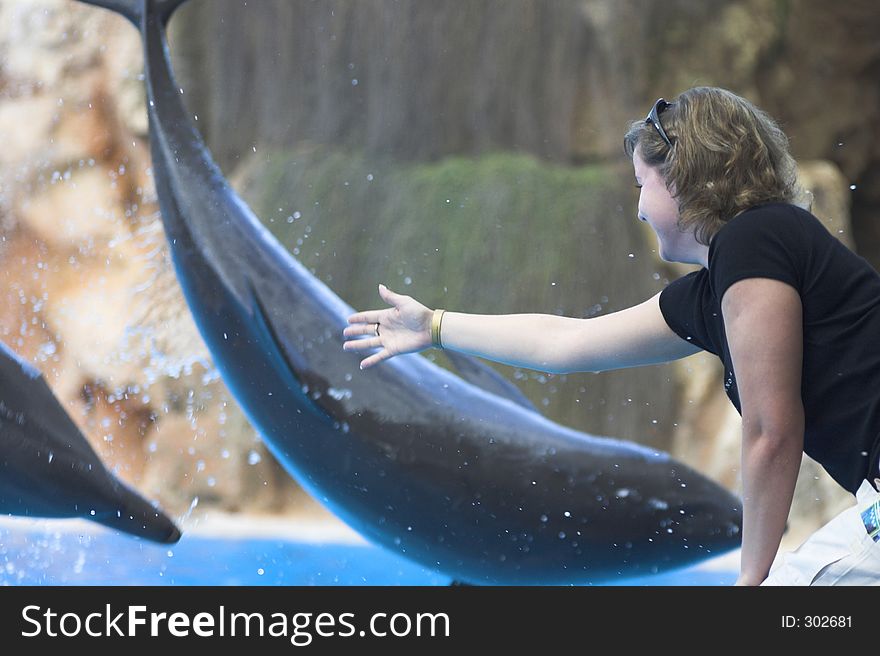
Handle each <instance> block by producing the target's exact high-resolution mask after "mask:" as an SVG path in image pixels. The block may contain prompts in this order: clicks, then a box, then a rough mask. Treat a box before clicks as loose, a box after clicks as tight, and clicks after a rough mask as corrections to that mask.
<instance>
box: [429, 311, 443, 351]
mask: <svg viewBox="0 0 880 656" xmlns="http://www.w3.org/2000/svg"><path fill="white" fill-rule="evenodd" d="M444 312H446V310H434V315H433V316H432V317H431V344H432V345H433V346H436V347H437V348H439V349H442V348H443V343H442V342H441V341H440V324H441V323H442V322H443V313H444Z"/></svg>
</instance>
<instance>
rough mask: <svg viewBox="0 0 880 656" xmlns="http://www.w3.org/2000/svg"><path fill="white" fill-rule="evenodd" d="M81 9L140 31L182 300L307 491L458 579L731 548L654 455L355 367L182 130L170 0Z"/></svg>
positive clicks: (121, 1)
mask: <svg viewBox="0 0 880 656" xmlns="http://www.w3.org/2000/svg"><path fill="white" fill-rule="evenodd" d="M87 1H90V2H91V3H92V4H96V5H101V6H104V7H109V8H111V9H115V10H117V11H120V12H121V13H123V14H124V15H126V16H127V17H128V18H129V19H130V20H131V21H132V22H133V23H134V24H135V25H136V26H137V27H138V29H139V30H140V32H141V35H142V38H143V40H144V49H145V66H146V85H147V98H148V112H149V119H150V141H151V146H152V157H153V174H154V176H155V181H156V186H157V189H158V193H159V203H160V209H161V214H162V219H163V222H164V225H165V231H166V235H167V238H168V240H169V243H170V246H171V251H172V255H173V260H174V265H175V269H176V271H177V275H178V278H179V280H180V283H181V286H182V287H183V291H184V294H185V295H186V299H187V302H188V304H189V307H190V309H191V311H192V314H193V316H194V317H195V320H196V323H197V325H198V327H199V330H200V331H201V334H202V336H203V338H204V340H205V342H206V343H207V345H208V347H209V349H210V351H211V354H212V355H213V358H214V361H215V363H216V365H217V367H218V368H219V370H220V372H221V374H222V376H223V378H224V380H225V382H226V384H227V385H228V386H229V388H230V389H231V391H232V392H233V394H234V395H235V397H236V399H237V400H238V402H239V403H240V405H241V407H242V408H243V410H244V412H245V413H246V414H247V416H248V418H249V419H250V420H251V421H252V422H253V424H254V425H255V426H256V427H257V428H258V429H259V431H260V433H261V434H262V436H263V438H264V440H265V441H266V443H267V445H268V446H269V448H270V450H271V451H272V452H273V453H274V454H275V456H277V458H278V459H279V460H280V462H281V463H283V465H284V466H285V467H286V468H287V470H288V471H289V472H290V473H291V474H292V475H294V476H295V477H296V479H297V480H298V481H299V482H300V483H301V484H302V485H303V486H304V487H305V488H306V489H307V490H309V491H310V492H311V493H312V494H313V495H314V496H315V497H316V498H318V499H319V500H321V501H323V502H324V503H325V504H326V505H327V506H328V507H329V508H330V509H331V510H332V511H333V512H335V513H336V514H337V515H339V516H340V517H341V518H342V519H344V520H345V521H346V522H347V523H348V524H349V525H351V526H352V527H353V528H355V529H356V530H358V531H359V532H361V533H362V534H363V535H365V536H367V537H368V538H370V539H372V540H373V541H375V542H377V543H379V544H382V545H385V546H386V547H388V548H390V549H393V550H396V551H398V552H399V553H401V554H403V555H405V556H407V557H409V558H411V559H413V560H415V561H417V562H419V563H421V564H423V565H425V566H428V567H432V568H435V569H438V570H440V571H443V572H445V573H448V574H450V575H451V576H453V577H454V578H455V579H457V580H460V581H466V582H470V583H501V584H561V583H587V582H600V581H603V580H608V579H612V578H620V577H622V576H631V575H637V574H646V573H651V572H658V571H661V570H667V569H670V568H674V567H680V566H684V565H687V564H690V563H693V562H695V561H698V560H701V559H704V558H706V557H708V556H712V555H716V554H719V553H721V552H723V551H725V550H728V549H731V548H734V547H736V546H737V545H738V544H739V539H740V536H739V531H740V526H741V509H740V503H739V501H738V500H737V499H736V498H735V497H734V496H733V495H732V494H730V493H729V492H727V491H726V490H724V489H723V488H721V487H720V486H718V485H716V484H715V483H713V482H711V481H709V480H708V479H706V478H705V477H703V476H701V475H700V474H698V473H697V472H695V471H693V470H692V469H690V468H688V467H687V466H685V465H683V464H680V463H678V462H676V461H674V460H672V459H671V458H670V457H669V456H668V455H666V454H661V453H656V452H654V451H652V450H650V449H647V448H644V447H640V446H637V445H635V444H631V443H626V442H622V441H618V440H613V439H608V438H599V437H594V436H591V435H587V434H585V433H582V432H579V431H575V430H572V429H569V428H566V427H564V426H561V425H559V424H556V423H554V422H552V421H549V420H548V419H546V418H544V417H542V416H541V415H540V414H538V413H537V412H536V411H534V409H533V408H528V407H525V405H524V404H523V403H520V402H517V401H515V400H512V395H511V394H509V393H507V392H506V391H505V389H504V387H503V386H501V385H498V384H492V391H491V392H490V391H488V390H487V389H485V385H482V386H477V385H475V384H471V383H469V382H466V381H465V380H463V379H462V378H459V377H457V376H455V375H453V374H452V373H450V372H448V371H445V370H443V369H442V368H440V367H437V366H436V365H434V364H432V363H430V362H428V360H426V359H425V358H423V357H421V356H418V355H408V356H400V357H397V358H394V359H393V360H390V361H388V362H386V363H383V364H382V366H379V367H373V368H370V369H367V370H364V371H360V370H359V368H358V363H359V359H360V358H359V356H358V355H357V354H352V353H345V352H343V350H342V348H341V345H342V341H343V338H342V330H343V328H344V327H345V326H346V325H347V323H346V317H347V316H348V315H349V314H351V313H352V312H353V308H351V307H350V306H349V305H347V304H346V303H344V302H343V301H342V300H341V299H340V298H339V297H337V296H336V295H335V294H334V293H333V291H332V290H330V289H329V288H328V287H327V286H326V285H325V284H324V283H322V282H321V281H319V280H318V279H316V278H315V277H314V276H312V275H311V274H310V273H309V272H308V271H307V270H306V269H305V268H304V267H303V266H302V265H301V264H300V263H299V262H298V261H297V260H296V259H294V258H293V257H292V256H291V255H290V254H289V253H288V252H287V251H286V250H285V249H284V248H283V247H282V246H281V244H279V243H278V241H277V240H276V239H275V238H274V237H273V236H272V235H271V234H270V233H269V232H268V231H267V230H266V229H265V228H264V227H263V226H262V225H261V224H260V222H259V221H258V220H257V218H256V217H255V216H254V215H253V213H252V212H251V211H250V209H249V208H248V207H247V206H246V205H245V204H244V203H243V202H242V201H241V200H240V199H239V198H238V197H237V196H236V194H235V193H234V191H233V190H232V189H231V188H230V186H229V184H228V183H227V181H226V180H225V178H224V177H223V175H222V173H221V172H220V170H219V168H218V167H217V166H216V165H215V164H214V162H213V161H212V159H211V157H210V154H209V153H208V151H207V149H206V147H205V146H204V144H203V142H202V139H201V137H200V135H199V134H198V132H197V131H196V130H195V127H194V125H193V123H192V122H191V121H190V120H189V117H188V115H187V113H186V110H185V108H184V106H183V104H182V102H181V98H180V92H179V88H178V86H177V84H175V83H174V80H173V78H172V74H171V68H170V64H169V59H168V55H167V44H166V40H165V34H164V28H165V23H166V22H167V20H168V18H169V16H170V14H171V11H172V10H173V9H174V8H175V7H176V6H178V5H179V4H181V3H180V0H165V1H164V2H163V1H162V0H156V1H151V0H130V1H128V2H126V1H125V0H87ZM469 366H470V368H471V371H472V373H473V370H474V369H476V370H478V371H479V372H480V375H479V376H477V378H480V379H481V380H482V381H486V380H488V379H490V378H492V377H491V376H489V375H488V373H487V370H488V369H489V368H488V367H487V366H486V365H484V364H482V363H478V361H476V360H473V359H470V365H469ZM494 380H495V383H497V377H495V378H494Z"/></svg>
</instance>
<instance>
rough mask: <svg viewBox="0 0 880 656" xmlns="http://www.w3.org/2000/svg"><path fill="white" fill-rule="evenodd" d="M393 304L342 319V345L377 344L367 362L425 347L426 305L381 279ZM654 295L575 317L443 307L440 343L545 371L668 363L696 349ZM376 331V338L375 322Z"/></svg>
mask: <svg viewBox="0 0 880 656" xmlns="http://www.w3.org/2000/svg"><path fill="white" fill-rule="evenodd" d="M379 294H380V296H381V297H382V299H383V300H384V301H385V302H386V303H388V304H389V305H391V306H392V307H390V308H387V309H384V310H367V311H364V312H358V313H355V314H353V315H351V316H350V317H348V322H349V324H350V325H349V326H348V327H346V328H345V330H344V331H343V335H344V336H345V337H360V336H363V337H364V338H363V339H355V340H349V341H346V342H345V343H344V344H343V348H344V349H345V350H350V351H366V350H371V349H378V351H377V352H376V353H373V354H372V355H370V356H369V357H367V358H365V359H364V360H363V361H362V362H361V368H364V369H365V368H367V367H370V366H373V365H375V364H378V363H379V362H382V361H383V360H387V359H388V358H390V357H393V356H395V355H400V354H403V353H414V352H416V351H421V350H424V349H426V348H430V347H431V345H432V342H431V318H432V315H433V311H432V310H430V309H429V308H427V307H426V306H424V305H422V304H421V303H419V302H418V301H416V300H415V299H413V298H412V297H410V296H404V295H402V294H396V293H394V292H392V291H391V290H389V289H387V288H386V287H384V286H382V285H380V287H379ZM659 296H660V295H659V294H657V295H655V296H654V297H652V298H650V299H648V300H647V301H645V302H644V303H641V304H639V305H635V306H633V307H631V308H627V309H625V310H620V311H619V312H613V313H611V314H607V315H603V316H599V317H592V318H589V319H578V318H573V317H560V316H556V315H552V314H466V313H463V312H445V313H444V315H443V321H442V327H441V334H440V338H441V342H442V345H443V348H445V349H451V350H455V351H459V352H461V353H467V354H470V355H476V356H479V357H481V358H486V359H488V360H494V361H496V362H501V363H503V364H508V365H512V366H518V367H526V368H529V369H535V370H538V371H546V372H548V373H570V372H574V371H606V370H609V369H620V368H624V367H635V366H639V365H645V364H656V363H658V362H667V361H669V360H675V359H678V358H682V357H685V356H687V355H691V354H693V353H696V352H697V351H699V350H700V349H699V347H697V346H694V345H693V344H690V343H688V342H686V341H685V340H683V339H681V338H680V337H679V336H678V335H676V334H675V333H674V332H673V331H672V330H671V329H670V328H669V326H668V325H667V324H666V321H665V319H664V318H663V315H662V313H661V312H660V305H659ZM377 323H378V324H379V335H378V336H376V324H377Z"/></svg>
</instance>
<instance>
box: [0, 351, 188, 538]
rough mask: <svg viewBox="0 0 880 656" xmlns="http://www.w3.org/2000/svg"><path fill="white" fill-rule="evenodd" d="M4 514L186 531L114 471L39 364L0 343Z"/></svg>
mask: <svg viewBox="0 0 880 656" xmlns="http://www.w3.org/2000/svg"><path fill="white" fill-rule="evenodd" d="M0 513H4V514H9V515H20V516H26V517H84V518H85V519H91V520H92V521H95V522H98V523H99V524H104V525H105V526H109V527H110V528H114V529H117V530H119V531H123V532H125V533H130V534H132V535H136V536H138V537H142V538H146V539H148V540H153V541H155V542H177V540H179V539H180V531H179V530H178V529H177V527H176V526H175V525H174V523H173V522H172V521H171V520H170V519H169V518H168V517H167V516H166V515H165V514H164V513H163V512H162V511H161V510H159V509H158V508H154V507H153V506H152V505H151V504H150V503H149V502H148V501H147V500H146V499H144V498H142V497H141V496H140V495H138V494H137V493H136V492H135V491H134V490H132V489H131V488H129V487H128V486H126V485H125V484H124V483H122V482H121V481H120V480H119V479H117V478H116V477H115V476H113V474H111V473H110V472H109V471H107V469H106V468H105V467H104V465H103V464H102V463H101V460H100V459H99V458H98V455H97V454H96V453H95V451H94V450H93V449H92V447H91V446H90V445H89V443H88V441H87V440H86V438H85V437H84V436H83V434H82V433H81V432H80V431H79V429H78V428H77V427H76V424H74V423H73V420H72V419H71V418H70V417H69V416H68V414H67V413H66V412H65V411H64V408H63V407H62V406H61V404H60V403H59V402H58V399H56V398H55V395H54V394H53V393H52V390H51V389H49V386H48V385H47V384H46V381H45V380H44V379H43V377H42V376H41V375H40V372H39V371H37V370H36V369H35V368H34V367H32V366H31V365H29V364H28V363H26V362H24V361H23V360H22V359H21V358H19V357H18V356H17V355H16V354H15V353H13V352H12V351H11V350H10V349H9V348H8V347H7V346H6V345H5V344H2V343H0Z"/></svg>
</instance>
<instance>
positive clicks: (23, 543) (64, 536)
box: [0, 518, 736, 586]
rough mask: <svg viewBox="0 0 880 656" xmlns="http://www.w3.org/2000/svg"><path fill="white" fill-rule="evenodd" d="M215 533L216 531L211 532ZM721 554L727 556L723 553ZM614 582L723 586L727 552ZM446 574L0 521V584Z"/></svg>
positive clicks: (361, 548) (248, 546) (298, 543)
mask: <svg viewBox="0 0 880 656" xmlns="http://www.w3.org/2000/svg"><path fill="white" fill-rule="evenodd" d="M218 533H220V535H218ZM722 558H724V557H722ZM722 563H723V564H722V565H721V566H719V565H718V564H717V563H713V561H705V562H704V563H701V564H698V565H695V566H692V567H689V568H685V569H681V570H677V571H673V572H667V573H664V574H657V575H654V576H649V577H643V578H637V579H625V580H621V581H616V582H614V583H611V585H639V586H643V585H651V586H654V585H675V586H683V585H712V586H714V585H730V584H732V583H733V582H734V581H735V580H736V571H735V570H736V568H735V566H733V567H732V566H731V564H730V559H729V557H727V559H726V560H724V561H722ZM449 583H450V578H449V577H448V576H446V575H444V574H442V573H440V572H437V571H434V570H430V569H426V568H424V567H421V566H419V565H417V564H414V563H412V562H410V561H409V560H406V559H405V558H403V557H401V556H399V555H398V554H395V553H392V552H390V551H387V550H385V549H382V548H380V547H376V546H373V545H368V544H364V543H362V542H360V541H351V540H345V541H323V542H321V541H319V542H316V541H314V540H309V541H302V540H296V539H293V538H292V537H290V536H284V537H268V538H267V537H265V536H259V535H257V536H254V537H248V536H245V537H242V536H241V535H238V534H237V535H236V536H235V537H223V536H222V531H213V532H212V533H211V534H208V535H205V534H200V533H199V531H186V530H185V531H184V536H183V538H181V540H180V542H179V543H177V544H175V545H171V546H167V545H156V544H153V543H149V542H144V541H141V540H138V539H135V538H131V537H128V536H126V535H122V534H119V533H115V532H112V531H109V530H104V529H102V528H100V527H93V526H92V525H91V524H88V523H85V522H69V521H59V520H54V521H49V520H41V521H37V520H25V519H12V518H10V519H4V520H3V521H2V522H0V585H101V586H112V585H149V586H164V585H221V586H234V585H251V586H257V585H322V586H323V585H329V586H336V585H339V586H343V585H381V586H387V585H448V584H449Z"/></svg>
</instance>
